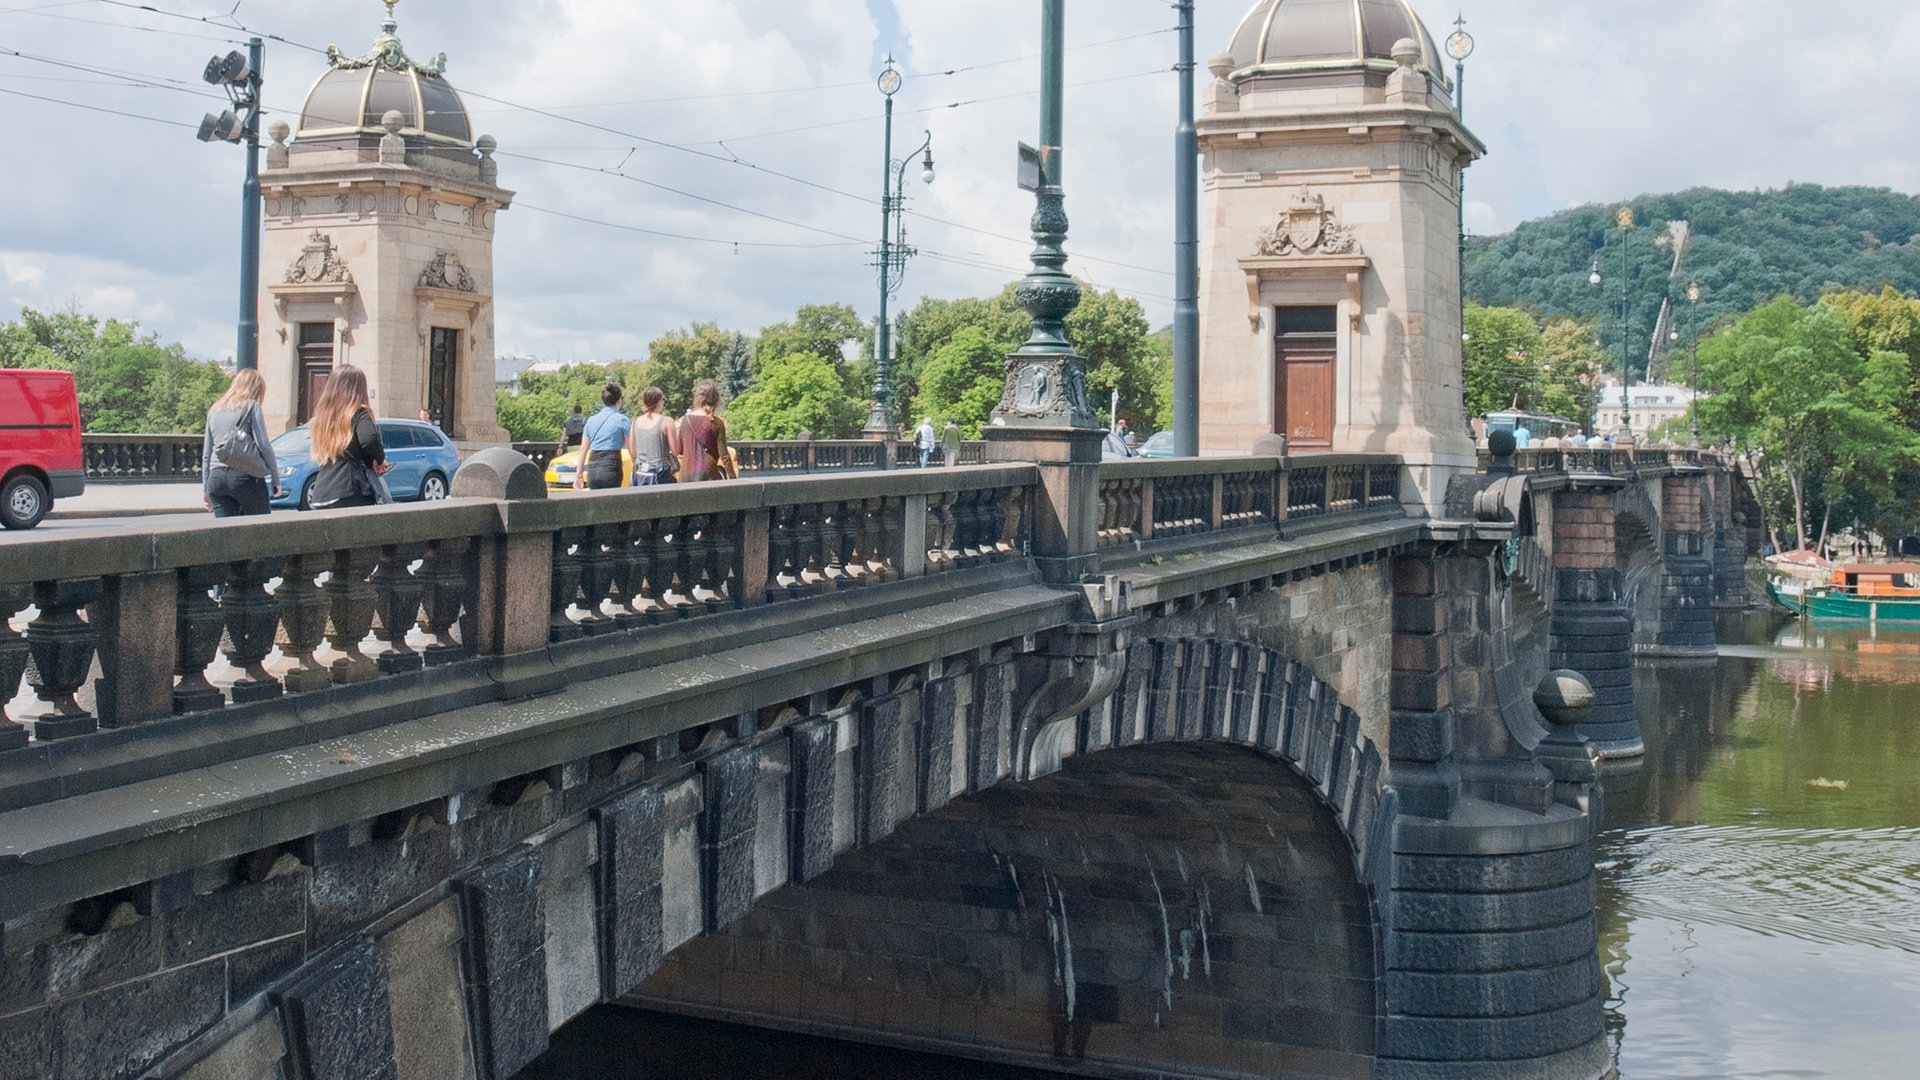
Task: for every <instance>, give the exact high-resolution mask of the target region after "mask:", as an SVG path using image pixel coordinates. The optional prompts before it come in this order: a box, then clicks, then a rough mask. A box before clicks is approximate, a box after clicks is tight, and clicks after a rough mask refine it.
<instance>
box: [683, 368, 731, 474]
mask: <svg viewBox="0 0 1920 1080" xmlns="http://www.w3.org/2000/svg"><path fill="white" fill-rule="evenodd" d="M719 409H720V384H719V383H716V382H714V381H713V380H712V379H701V380H700V381H699V382H698V383H697V384H695V385H694V388H693V408H691V409H688V410H687V415H685V416H683V417H681V418H680V423H679V429H680V431H679V434H680V479H682V480H685V481H687V482H689V483H692V482H697V481H701V480H729V479H732V478H733V477H735V476H738V475H739V469H738V467H737V466H736V465H735V464H734V458H733V449H732V448H731V447H729V446H728V445H727V422H726V420H724V419H722V418H721V417H720V416H719V415H718V412H719Z"/></svg>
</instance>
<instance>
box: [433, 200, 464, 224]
mask: <svg viewBox="0 0 1920 1080" xmlns="http://www.w3.org/2000/svg"><path fill="white" fill-rule="evenodd" d="M425 216H427V217H430V218H432V219H433V220H435V221H445V222H450V223H452V224H455V225H471V224H473V207H471V206H461V205H460V204H458V203H445V202H439V201H437V200H430V201H429V202H428V203H427V212H426V215H425Z"/></svg>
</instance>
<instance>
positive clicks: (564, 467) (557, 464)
mask: <svg viewBox="0 0 1920 1080" xmlns="http://www.w3.org/2000/svg"><path fill="white" fill-rule="evenodd" d="M579 467H580V451H578V450H569V451H567V452H566V453H564V454H561V455H560V456H559V457H557V458H554V459H553V460H552V461H549V462H547V487H548V488H549V489H550V490H553V491H572V490H573V474H574V471H575V470H576V469H578V468H579ZM631 483H633V455H632V454H629V453H627V451H626V448H625V447H622V448H621V450H620V486H621V487H626V486H627V485H628V484H631Z"/></svg>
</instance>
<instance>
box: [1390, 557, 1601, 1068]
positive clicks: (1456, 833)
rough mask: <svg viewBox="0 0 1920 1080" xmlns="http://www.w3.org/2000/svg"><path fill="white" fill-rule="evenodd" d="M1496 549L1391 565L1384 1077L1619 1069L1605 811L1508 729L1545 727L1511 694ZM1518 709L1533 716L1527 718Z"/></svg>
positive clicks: (1530, 732)
mask: <svg viewBox="0 0 1920 1080" xmlns="http://www.w3.org/2000/svg"><path fill="white" fill-rule="evenodd" d="M1491 555H1492V545H1490V544H1485V543H1477V544H1476V543H1467V544H1459V545H1452V544H1449V545H1445V547H1444V548H1443V547H1441V546H1440V545H1427V546H1425V547H1424V548H1423V550H1421V551H1420V552H1419V553H1417V554H1413V555H1403V556H1400V557H1398V558H1396V559H1395V560H1394V568H1393V569H1394V575H1393V578H1394V599H1393V619H1394V650H1393V655H1394V669H1393V723H1392V732H1391V736H1390V738H1391V744H1390V748H1389V757H1390V769H1389V773H1388V782H1389V785H1390V792H1391V794H1389V795H1388V796H1387V804H1388V805H1389V806H1392V807H1393V808H1394V809H1395V810H1397V811H1398V813H1397V816H1395V817H1394V818H1393V830H1392V836H1393V841H1392V844H1393V848H1392V855H1391V861H1390V863H1386V864H1382V865H1381V866H1379V867H1378V868H1377V869H1376V874H1377V875H1378V876H1377V877H1376V879H1375V888H1376V890H1377V892H1376V895H1377V898H1378V903H1379V905H1380V910H1381V920H1382V923H1383V928H1382V939H1383V944H1384V967H1385V971H1384V975H1383V986H1382V997H1383V1001H1384V1018H1383V1022H1382V1033H1381V1044H1380V1055H1379V1061H1378V1064H1377V1067H1376V1070H1375V1073H1374V1075H1375V1076H1377V1077H1381V1078H1382V1080H1442V1078H1445V1080H1456V1078H1457V1080H1502V1078H1509V1077H1510V1078H1515V1080H1518V1078H1521V1077H1579V1078H1596V1077H1601V1076H1604V1075H1607V1074H1608V1073H1609V1072H1610V1071H1611V1069H1612V1057H1611V1053H1610V1051H1609V1050H1608V1048H1607V1046H1606V1040H1605V1037H1604V1035H1603V1033H1602V1024H1601V990H1600V971H1599V962H1598V959H1597V957H1596V952H1595V949H1596V944H1597V939H1596V928H1595V922H1594V876H1593V843H1592V831H1591V830H1592V828H1593V827H1594V824H1595V823H1594V821H1593V819H1592V818H1591V817H1590V816H1589V814H1588V813H1587V806H1586V803H1585V799H1584V796H1583V795H1582V794H1581V793H1580V792H1577V791H1574V790H1572V789H1567V788H1561V789H1558V790H1557V789H1556V787H1555V785H1554V783H1553V778H1552V776H1551V775H1550V774H1549V773H1548V772H1547V771H1546V769H1544V768H1543V767H1542V766H1541V765H1540V764H1539V762H1538V761H1537V760H1536V753H1535V750H1534V749H1530V748H1528V747H1527V746H1526V745H1524V743H1523V742H1521V741H1518V740H1517V738H1516V739H1515V740H1514V741H1509V740H1508V739H1506V738H1502V737H1500V736H1501V735H1507V734H1513V735H1516V736H1517V735H1518V733H1525V735H1526V737H1527V738H1528V739H1532V740H1538V738H1539V737H1540V734H1541V728H1540V725H1539V720H1538V713H1537V711H1535V710H1533V708H1532V704H1531V702H1515V701H1506V700H1503V695H1502V693H1501V684H1502V682H1503V681H1504V680H1502V679H1501V678H1500V673H1499V671H1498V669H1497V667H1496V658H1497V657H1498V656H1499V655H1500V650H1499V647H1498V642H1497V641H1496V640H1495V639H1496V638H1497V637H1498V635H1500V634H1501V633H1502V632H1503V630H1504V628H1503V627H1502V626H1501V625H1500V622H1499V616H1498V614H1497V605H1496V604H1495V603H1494V602H1493V599H1492V597H1493V593H1494V591H1495V587H1496V577H1497V571H1496V569H1495V567H1494V565H1493V559H1492V557H1491ZM1622 651H1623V652H1624V650H1622ZM1520 710H1524V711H1525V713H1526V714H1527V715H1524V716H1522V715H1512V714H1514V713H1516V712H1517V711H1520ZM1516 728H1518V729H1519V732H1518V733H1517V732H1515V731H1514V729H1516ZM1582 752H1583V753H1584V750H1583V751H1582ZM1583 764H1584V763H1583ZM1589 768H1590V767H1589ZM1582 786H1583V785H1578V784H1576V785H1574V787H1575V788H1579V787H1582ZM1557 793H1562V794H1566V795H1568V796H1569V797H1568V798H1567V799H1566V801H1557V800H1556V794H1557Z"/></svg>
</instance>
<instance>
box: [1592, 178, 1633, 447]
mask: <svg viewBox="0 0 1920 1080" xmlns="http://www.w3.org/2000/svg"><path fill="white" fill-rule="evenodd" d="M1614 221H1615V222H1617V223H1618V225H1619V232H1620V303H1619V312H1620V430H1619V431H1618V432H1616V433H1615V434H1614V443H1615V445H1620V444H1623V443H1625V444H1631V443H1632V442H1633V411H1632V400H1633V377H1632V374H1631V371H1630V369H1629V368H1628V364H1627V354H1628V345H1627V314H1628V309H1627V237H1628V236H1629V235H1631V233H1632V230H1633V210H1632V208H1630V207H1625V206H1623V207H1621V208H1620V209H1619V211H1617V212H1616V213H1615V214H1614ZM1602 243H1604V241H1602ZM1600 280H1601V279H1600V259H1599V257H1598V256H1596V257H1595V258H1594V260H1593V272H1592V273H1590V274H1588V275H1587V283H1588V284H1589V285H1594V286H1598V285H1599V284H1600Z"/></svg>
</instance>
